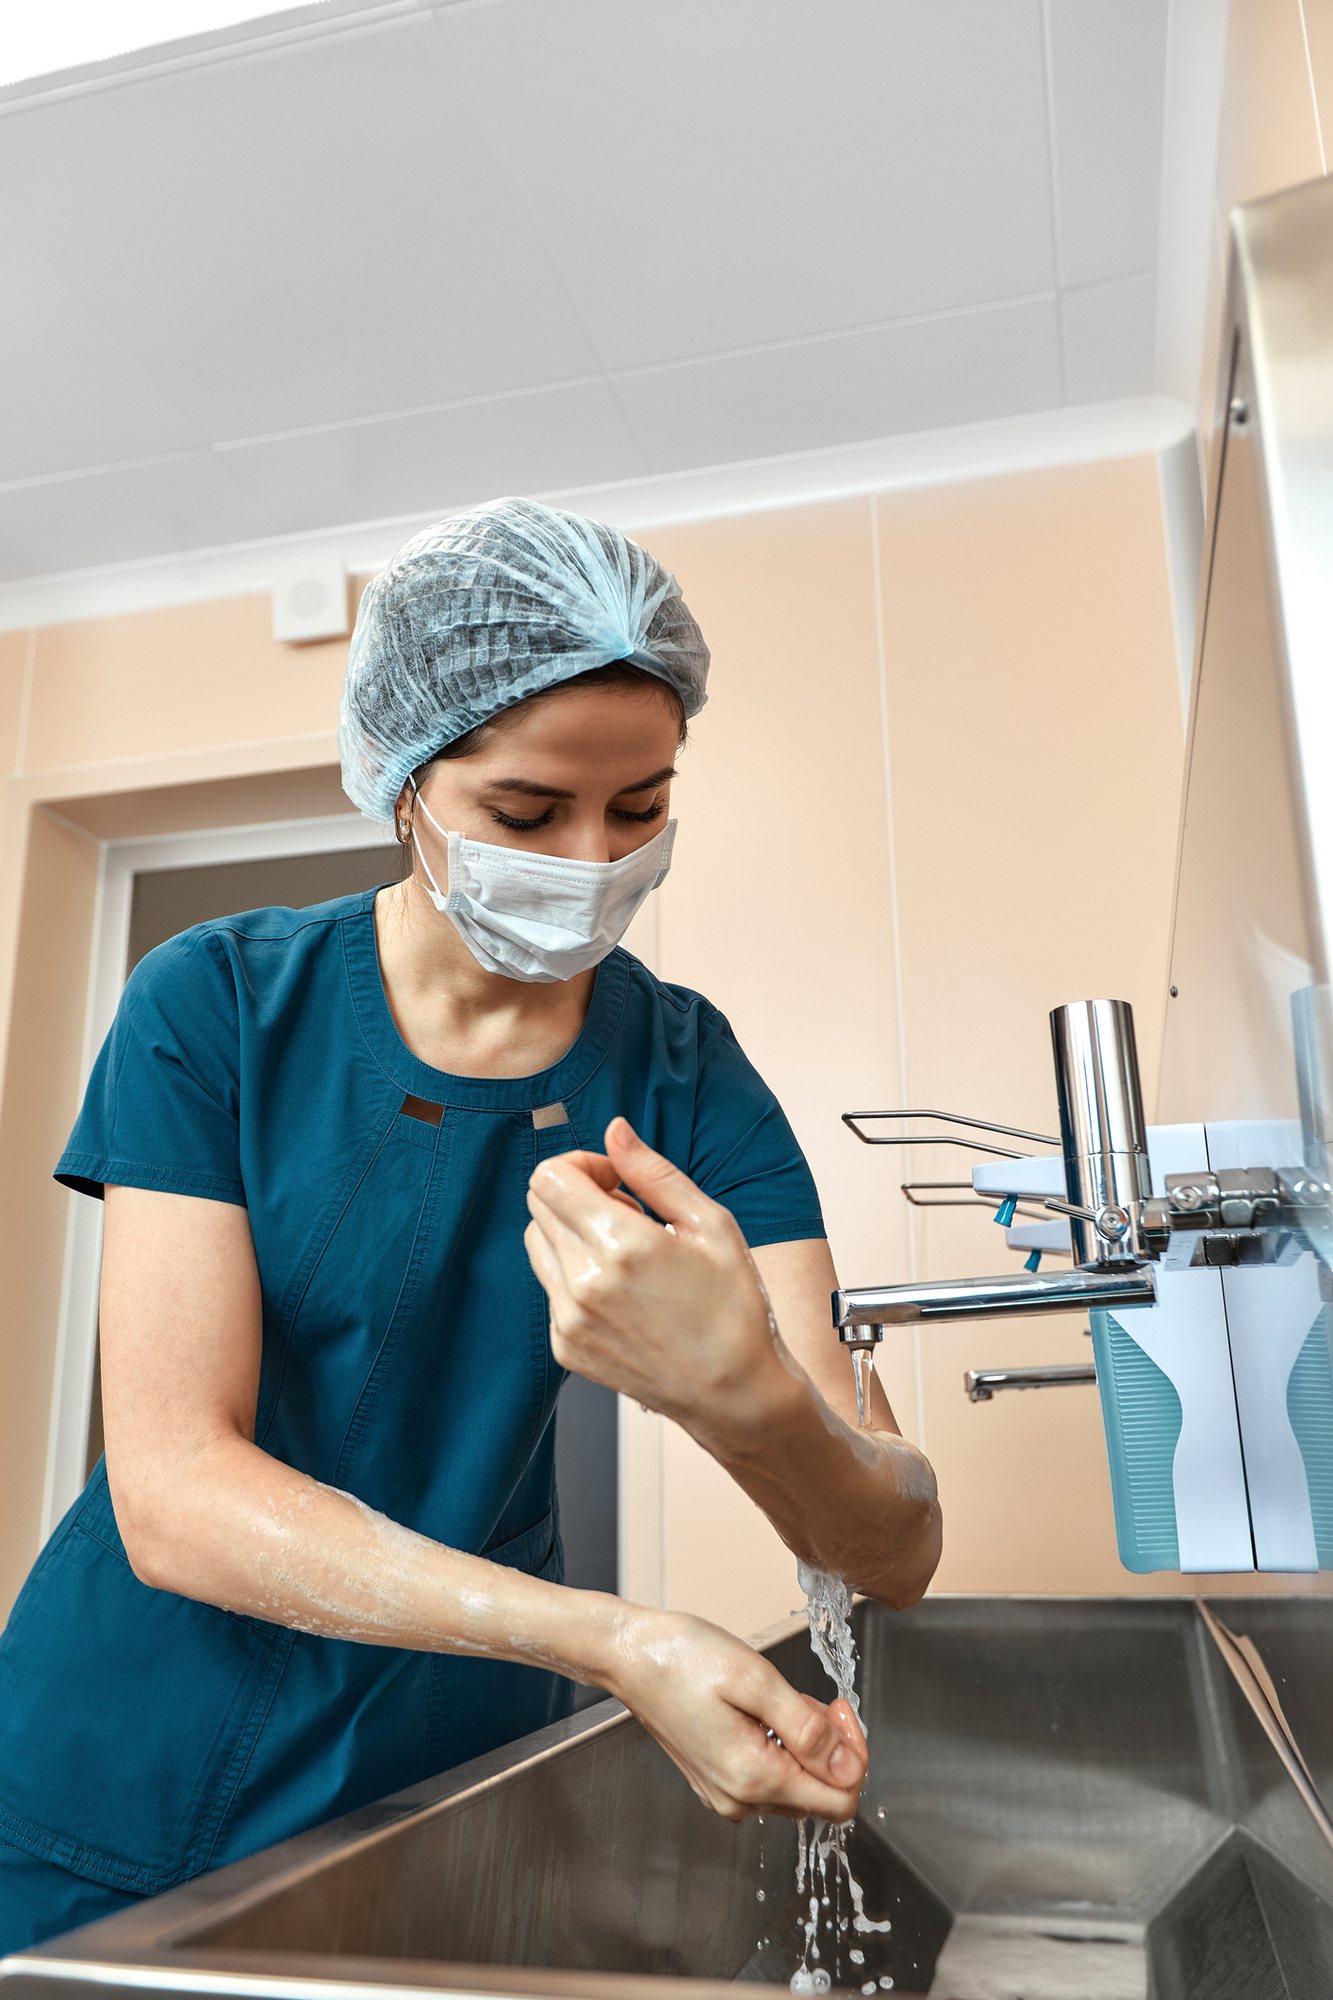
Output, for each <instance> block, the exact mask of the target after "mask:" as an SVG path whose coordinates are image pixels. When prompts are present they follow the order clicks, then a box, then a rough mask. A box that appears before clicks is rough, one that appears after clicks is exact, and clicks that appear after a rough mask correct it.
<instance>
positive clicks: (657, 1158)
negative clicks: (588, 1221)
mask: <svg viewBox="0 0 1333 2000" xmlns="http://www.w3.org/2000/svg"><path fill="white" fill-rule="evenodd" d="M606 1153H607V1158H608V1159H609V1160H610V1161H611V1163H612V1165H613V1166H614V1167H615V1169H616V1172H617V1173H618V1174H619V1175H620V1178H621V1180H622V1181H623V1182H624V1183H625V1185H626V1187H628V1188H632V1189H633V1191H634V1193H635V1194H637V1195H642V1197H643V1199H644V1201H645V1202H646V1203H647V1204H648V1206H649V1208H651V1209H652V1211H653V1213H654V1214H655V1215H660V1216H661V1217H662V1220H663V1221H664V1222H674V1223H682V1222H683V1223H686V1224H689V1225H690V1226H692V1227H695V1228H697V1227H698V1226H699V1224H700V1223H701V1222H702V1221H703V1218H704V1214H705V1212H706V1211H707V1210H708V1209H710V1208H711V1207H712V1206H713V1204H712V1202H711V1201H710V1200H709V1199H708V1196H707V1195H706V1194H704V1193H702V1192H701V1191H700V1189H699V1188H697V1187H696V1186H695V1185H694V1182H693V1181H692V1180H691V1179H690V1177H689V1175H688V1174H683V1173H682V1172H681V1170H680V1168H679V1167H674V1166H672V1164H671V1162H670V1160H668V1159H666V1158H665V1157H664V1155H663V1154H661V1153H655V1152H654V1151H653V1149H652V1147H651V1146H649V1145H647V1144H646V1143H645V1142H644V1141H643V1140H642V1139H641V1138H640V1137H639V1135H638V1133H637V1132H636V1131H635V1130H634V1127H633V1126H632V1125H631V1124H630V1122H629V1120H628V1118H613V1119H612V1120H611V1123H610V1124H609V1125H608V1126H607V1128H606Z"/></svg>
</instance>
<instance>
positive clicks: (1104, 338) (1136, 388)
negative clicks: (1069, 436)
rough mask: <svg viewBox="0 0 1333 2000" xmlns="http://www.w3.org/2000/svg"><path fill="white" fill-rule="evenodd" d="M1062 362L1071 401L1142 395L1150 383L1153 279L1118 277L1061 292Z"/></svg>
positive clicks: (1154, 295)
mask: <svg viewBox="0 0 1333 2000" xmlns="http://www.w3.org/2000/svg"><path fill="white" fill-rule="evenodd" d="M1060 306H1061V311H1062V312H1063V314H1064V340H1065V366H1066V369H1067V370H1068V382H1069V399H1070V401H1071V402H1073V403H1102V402H1108V401H1111V400H1112V399H1113V398H1115V397H1117V396H1142V395H1146V394H1147V393H1148V392H1149V391H1150V390H1151V389H1152V385H1153V349H1154V346H1155V344H1156V342H1155V335H1156V309H1157V283H1156V280H1155V279H1154V278H1152V277H1151V276H1149V277H1146V278H1117V279H1114V280H1112V282H1111V283H1110V284H1107V285H1087V286H1085V287H1084V288H1083V289H1082V290H1081V291H1077V292H1066V294H1065V296H1064V298H1063V299H1062V300H1061V302H1060Z"/></svg>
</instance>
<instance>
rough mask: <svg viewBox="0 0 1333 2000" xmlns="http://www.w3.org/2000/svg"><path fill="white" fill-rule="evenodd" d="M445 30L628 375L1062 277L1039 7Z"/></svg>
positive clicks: (544, 13) (672, 12)
mask: <svg viewBox="0 0 1333 2000" xmlns="http://www.w3.org/2000/svg"><path fill="white" fill-rule="evenodd" d="M440 21H441V25H442V28H443V31H444V33H445V35H446V36H447V38H448V39H449V40H450V41H451V42H453V43H454V44H455V45H456V46H457V47H458V49H459V51H460V53H461V54H462V56H463V58H464V60H465V62H466V64H467V67H468V70H469V73H470V74H471V76H472V78H473V81H474V83H475V85H476V88H477V91H478V94H479V96H480V97H481V98H482V99H483V101H484V102H485V103H486V104H487V106H488V107H489V118H490V125H491V130H492V132H493V134H494V135H495V138H496V141H497V143H498V144H499V145H501V146H502V147H503V149H504V151H505V153H506V155H507V156H508V157H509V158H510V159H511V160H512V161H513V162H514V164H515V166H516V167H517V170H518V172H519V174H520V177H521V179H522V182H523V186H524V188H525V189H526V191H527V194H528V197H529V199H530V201H531V202H532V205H533V208H534V210H535V212H536V213H537V214H538V215H539V216H540V218H541V222H542V227H543V230H544V232H545V234H546V238H547V241H548V242H550V243H552V244H554V245H558V246H559V256H560V260H561V262H562V265H563V267H564V269H565V271H566V272H567V274H568V275H569V277H570V280H571V284H572V287H573V289H574V291H575V293H576V295H577V297H578V299H579V301H580V305H581V308H582V310H583V312H584V315H585V319H586V321H587V324H588V327H589V331H590V334H591V337H592V338H593V340H594V341H595V342H596V345H597V348H598V351H599V354H600V356H601V359H602V361H603V363H604V364H605V366H606V367H608V368H610V369H618V368H626V367H632V366H635V365H637V364H640V363H646V362H654V361H669V360H678V359H681V358H683V357H685V356H687V355H694V354H704V353H710V352H716V351H718V350H719V349H728V348H735V347H742V346H747V345H750V344H752V343H755V342H759V341H767V340H774V339H779V338H784V337H792V336H801V335H809V334H812V333H823V332H828V331H830V330H832V329H834V328H839V327H853V326H865V325H870V324H878V323H880V322H882V321H884V320H889V319H896V318H901V317H903V316H904V315H907V314H914V313H921V312H931V311H938V310H941V309H943V308H946V307H950V306H960V305H972V304H976V303H979V302H981V301H983V300H989V299H993V298H1003V297H1014V296H1016V295H1019V294H1023V293H1028V292H1033V291H1038V290H1041V289H1043V288H1045V287H1048V286H1050V285H1051V283H1052V282H1053V273H1052V269H1051V221H1050V191H1049V187H1048V166H1047V139H1046V125H1045V111H1044V95H1043V52H1042V36H1041V13H1040V4H1039V0H1007V4H1005V5H997V4H995V0H930V4H922V0H826V4H823V5H818V6H816V5H811V4H809V0H725V4H719V0H671V4H670V5H663V6H644V5H636V6H627V5H626V4H625V0H561V4H559V5H554V6H553V5H551V4H550V0H506V4H504V5H502V6H491V7H481V8H475V9H470V8H469V9H462V10H459V11H457V12H453V11H445V12H443V13H442V14H441V15H440ZM556 76H558V77H559V79H560V83H559V87H558V88H553V87H552V79H553V77H556Z"/></svg>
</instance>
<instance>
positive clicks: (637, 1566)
mask: <svg viewBox="0 0 1333 2000" xmlns="http://www.w3.org/2000/svg"><path fill="white" fill-rule="evenodd" d="M377 841H382V842H383V844H384V847H385V854H386V859H387V857H388V854H389V852H390V850H391V849H392V848H393V847H394V846H395V842H394V840H393V836H392V834H391V832H390V830H389V827H388V824H387V822H386V823H382V824H381V823H379V822H376V821H372V820H368V819H366V817H365V816H364V815H363V814H361V813H329V814H323V815H319V816H315V817H310V818H306V819H281V820H267V821H262V822H259V823H256V824H252V825H248V826H223V827H202V828H199V829H197V830H195V831H191V832H185V833H171V834H161V835H158V836H155V837H151V838H147V839H130V840H104V841H103V842H102V843H101V854H100V857H99V863H98V880H97V896H96V902H95V905H94V914H93V929H92V948H91V954H90V967H89V979H88V1004H87V1009H86V1013H85V1016H84V1032H83V1052H82V1057H81V1072H80V1073H81V1077H82V1079H83V1083H84V1084H85V1085H86V1083H87V1078H88V1075H89V1073H90V1071H91V1069H92V1066H93V1062H94V1060H95V1059H96V1056H97V1052H98V1050H99V1049H100V1048H101V1046H102V1043H103V1041H104V1040H105V1038H106V1035H107V1032H108V1030H109V1029H110V1027H111V1023H112V1021H113V1019H114V1018H115V1013H116V1008H117V1006H118V1004H119V1001H120V995H121V992H122V990H123V988H124V985H125V979H126V966H125V960H126V957H127V956H128V951H129V938H130V911H131V906H132V903H133V896H134V878H135V876H136V875H139V874H143V873H148V872H149V871H152V870H158V869H166V868H202V867H208V866H211V865H220V864H224V863H227V862H232V861H276V860H282V859H286V858H288V857H290V856H292V855H297V854H332V853H336V852H339V851H341V850H347V849H351V848H364V847H374V846H375V845H376V844H377ZM645 919H646V920H647V921H645ZM635 929H636V932H637V933H640V934H639V935H636V937H635V940H634V948H635V949H636V950H637V951H638V953H639V955H640V956H641V957H643V958H645V959H655V958H656V949H655V947H656V941H657V940H656V912H655V910H654V911H652V914H651V916H650V915H649V910H648V908H647V907H646V908H645V910H644V911H643V912H641V914H640V918H639V919H638V920H636V925H635ZM102 1218H103V1208H102V1203H101V1202H100V1201H96V1200H90V1199H89V1198H88V1197H87V1196H78V1195H74V1196H72V1197H71V1200H70V1205H69V1220H68V1224H67V1228H66V1236H65V1258H64V1271H63V1275H62V1282H61V1296H60V1317H59V1324H58V1328H57V1335H56V1363H55V1378H54V1382H53V1385H52V1395H51V1421H50V1432H49V1439H48V1445H47V1453H46V1476H45V1480H44V1485H43V1493H42V1522H41V1534H42V1540H43V1542H45V1541H46V1539H47V1537H48V1536H49V1535H50V1533H51V1530H52V1529H53V1528H54V1527H55V1525H56V1523H57V1521H58V1520H59V1519H60V1517H61V1516H62V1515H63V1514H64V1513H65V1511H66V1509H67V1508H68V1507H69V1506H70V1505H71V1504H72V1502H73V1501H74V1500H75V1498H76V1497H77V1495H78V1493H79V1492H80V1490H81V1488H82V1487H83V1484H84V1479H85V1471H84V1467H85V1465H86V1462H87V1456H88V1429H89V1422H90V1419H91V1415H92V1392H93V1378H94V1369H95V1364H96V1357H97V1310H98V1285H99V1279H100V1274H101V1263H102ZM665 1445H666V1439H665V1426H664V1420H663V1419H662V1418H661V1417H659V1416H655V1415H652V1414H651V1413H648V1412H645V1411H642V1410H640V1409H639V1407H638V1405H637V1404H635V1403H633V1402H632V1401H630V1400H629V1399H627V1398H626V1397H624V1396H620V1397H618V1398H617V1447H618V1448H617V1468H616V1476H617V1496H616V1502H617V1504H616V1515H617V1536H618V1546H617V1564H616V1567H617V1579H618V1585H619V1588H620V1590H621V1592H622V1594H624V1595H626V1596H629V1597H633V1598H635V1599H636V1600H637V1601H638V1602H640V1603H649V1604H661V1603H663V1602H664V1601H665V1593H664V1581H665V1568H666V1551H665V1538H664V1537H665V1491H664V1482H665V1476H666V1449H665Z"/></svg>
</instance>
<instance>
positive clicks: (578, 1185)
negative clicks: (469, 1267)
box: [523, 1118, 774, 1422]
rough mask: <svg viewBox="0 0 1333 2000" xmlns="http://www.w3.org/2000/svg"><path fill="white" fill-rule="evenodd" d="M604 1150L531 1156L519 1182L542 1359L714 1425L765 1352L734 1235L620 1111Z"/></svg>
mask: <svg viewBox="0 0 1333 2000" xmlns="http://www.w3.org/2000/svg"><path fill="white" fill-rule="evenodd" d="M606 1147H607V1150H606V1155H605V1156H603V1155H602V1154H600V1153H586V1152H574V1153H563V1154H560V1155H558V1156H557V1157H555V1158H553V1159H549V1160H544V1161H543V1162H542V1164H541V1165H540V1166H539V1167H538V1168H537V1169H536V1171H535V1172H534V1173H533V1175H532V1178H531V1180H530V1182H529V1184H528V1209H529V1212H530V1213H531V1216H532V1221H531V1222H530V1223H529V1224H528V1227H527V1229H526V1231H525V1233H524V1237H523V1242H524V1247H525V1248H526V1250H527V1253H528V1260H529V1262H530V1263H531V1265H532V1268H533V1270H534V1271H535V1272H536V1274H537V1277H538V1278H539V1279H540V1281H541V1283H542V1285H543V1287H544V1288H545V1291H546V1295H547V1297H548V1298H549V1300H550V1302H551V1347H552V1351H553V1352H554V1354H555V1358H556V1360H557V1361H558V1362H559V1363H560V1365H561V1367H562V1368H570V1369H572V1370H573V1371H574V1372H575V1373H576V1374H579V1375H586V1376H587V1377H588V1379H589V1380H590V1381H593V1382H601V1383H603V1384H604V1385H605V1386H606V1387H607V1388H608V1389H617V1390H619V1391H620V1392H621V1393H622V1394H623V1395H627V1396H633V1397H634V1398H635V1400H636V1401H637V1402H640V1403H643V1404H645V1405H646V1406H647V1407H648V1408H649V1409H654V1410H660V1411H661V1412H662V1413H663V1414H664V1415H666V1416H669V1417H673V1418H674V1419H676V1421H677V1422H685V1421H686V1420H687V1419H688V1418H690V1417H697V1416H699V1415H700V1414H701V1413H703V1414H706V1415H707V1416H709V1417H711V1418H712V1419H714V1420H719V1421H720V1420H724V1419H725V1416H726V1413H727V1412H728V1410H729V1409H730V1408H731V1407H732V1406H733V1405H734V1404H735V1403H736V1402H737V1400H738V1399H739V1398H742V1397H743V1396H744V1393H745V1389H746V1386H747V1384H748V1383H750V1382H751V1381H752V1379H753V1377H754V1375H755V1372H756V1371H757V1370H758V1369H759V1368H761V1367H762V1366H763V1364H764V1363H765V1362H767V1361H769V1360H770V1359H771V1358H772V1355H773V1348H774V1329H773V1322H772V1316H771V1314H770V1311H769V1304H768V1299H767V1297H766V1295H765V1292H764V1288H763V1285H762V1283H761V1281H760V1278H759V1273H758V1271H757V1270H756V1268H755V1265H754V1260H753V1259H752V1257H751V1256H750V1252H749V1249H748V1247H747V1245H746V1242H745V1238H744V1237H743V1236H742V1234H741V1231H740V1228H739V1225H738V1224H737V1222H736V1221H735V1219H734V1217H733V1216H732V1215H731V1214H730V1213H729V1212H728V1211H727V1210H726V1209H725V1208H723V1207H722V1206H721V1204H720V1203H718V1202H715V1201H712V1200H710V1198H709V1197H708V1196H707V1195H706V1194H703V1193H701V1191H700V1190H699V1189H698V1188H697V1187H696V1186H695V1184H694V1182H693V1181H692V1180H690V1178H689V1176H688V1175H687V1174H683V1173H682V1172H681V1171H680V1169H679V1168H678V1167H674V1166H673V1165H672V1164H671V1162H670V1161H669V1160H666V1159H664V1158H663V1157H662V1155H661V1154H660V1153H655V1152H654V1151H653V1149H652V1148H651V1147H650V1146H646V1145H645V1144H644V1143H643V1141H642V1140H641V1139H640V1138H638V1136H637V1135H636V1134H635V1132H634V1130H633V1128H632V1127H631V1126H630V1125H629V1123H628V1122H627V1120H625V1119H624V1118H616V1119H613V1120H612V1122H611V1124H610V1125H609V1126H608V1127H607V1130H606ZM621 1181H623V1182H624V1183H625V1184H626V1186H627V1187H628V1188H629V1189H631V1190H632V1193H631V1194H626V1193H625V1192H624V1190H623V1189H622V1188H620V1187H619V1186H618V1183H619V1182H621ZM636 1195H637V1196H642V1198H643V1202H645V1203H646V1204H647V1205H648V1206H649V1207H650V1208H652V1209H653V1211H654V1212H655V1213H656V1214H657V1215H660V1216H662V1217H663V1218H664V1221H665V1222H666V1223H667V1224H668V1225H669V1226H668V1227H665V1228H664V1227H663V1226H662V1224H661V1223H659V1222H655V1221H653V1220H652V1218H651V1217H649V1216H648V1215H646V1214H644V1212H643V1209H642V1207H641V1205H640V1202H639V1201H637V1200H635V1199H634V1196H636Z"/></svg>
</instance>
